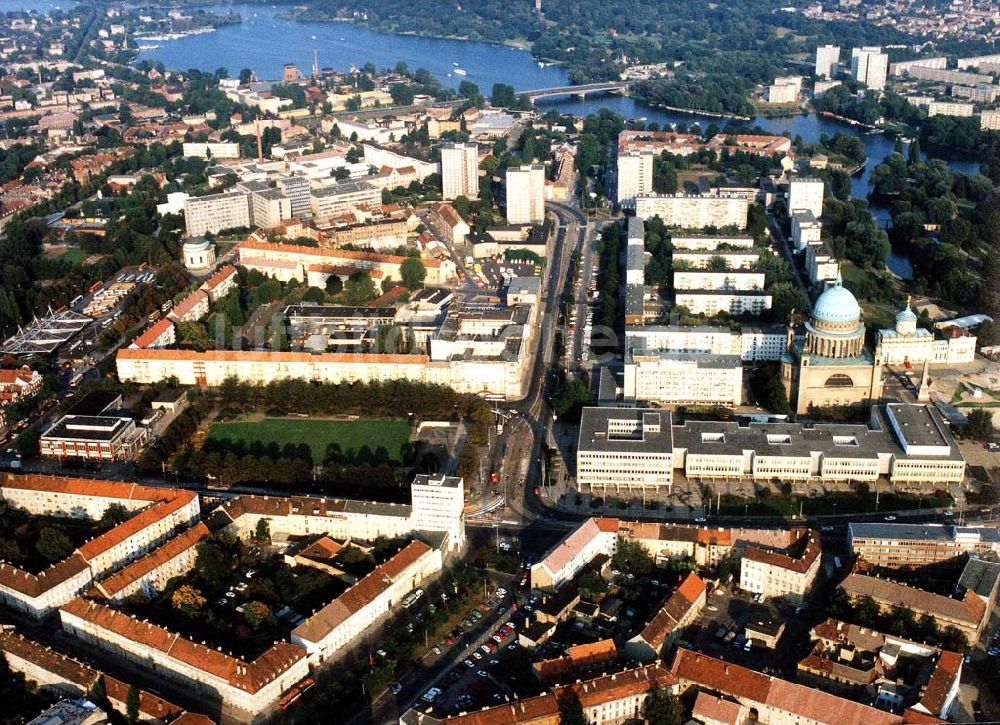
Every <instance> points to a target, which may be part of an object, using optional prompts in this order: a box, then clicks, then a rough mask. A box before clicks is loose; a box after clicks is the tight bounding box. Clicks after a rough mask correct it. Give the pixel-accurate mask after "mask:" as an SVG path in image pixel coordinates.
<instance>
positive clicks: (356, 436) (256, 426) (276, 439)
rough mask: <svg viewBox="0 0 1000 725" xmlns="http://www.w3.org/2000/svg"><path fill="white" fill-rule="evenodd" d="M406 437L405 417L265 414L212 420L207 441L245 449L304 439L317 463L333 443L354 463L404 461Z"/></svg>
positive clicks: (322, 459)
mask: <svg viewBox="0 0 1000 725" xmlns="http://www.w3.org/2000/svg"><path fill="white" fill-rule="evenodd" d="M409 437H410V424H409V423H408V422H406V421H405V420H354V421H343V420H323V419H316V418H311V419H297V418H264V419H263V420H260V421H248V422H232V423H215V424H213V425H212V427H211V428H209V430H208V436H207V437H206V442H215V443H222V442H228V444H229V446H232V445H234V444H235V445H240V444H242V445H245V446H246V447H247V448H248V449H249V448H250V447H251V446H253V445H254V444H261V445H263V446H265V447H266V446H269V445H271V444H277V445H278V446H280V447H284V446H285V445H287V444H292V445H296V446H297V445H300V444H302V443H305V444H307V445H308V446H309V448H310V450H311V451H312V458H313V462H314V463H316V464H320V463H322V462H323V461H324V460H325V459H326V457H327V450H328V447H329V446H330V445H331V444H336V445H338V446H339V447H340V451H341V454H342V456H343V458H344V459H346V460H350V461H352V462H357V463H366V462H367V463H380V462H383V461H387V462H389V463H393V464H396V465H398V464H400V463H402V461H403V448H404V446H405V445H406V441H407V440H408V439H409ZM366 449H367V450H366ZM383 450H384V453H383Z"/></svg>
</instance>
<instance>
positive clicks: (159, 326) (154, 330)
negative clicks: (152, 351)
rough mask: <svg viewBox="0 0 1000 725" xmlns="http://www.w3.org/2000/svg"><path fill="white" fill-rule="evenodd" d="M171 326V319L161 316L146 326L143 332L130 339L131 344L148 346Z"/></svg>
mask: <svg viewBox="0 0 1000 725" xmlns="http://www.w3.org/2000/svg"><path fill="white" fill-rule="evenodd" d="M173 326H174V322H173V320H171V319H170V318H169V317H163V318H161V319H159V320H157V321H156V322H154V323H153V324H152V325H150V326H149V327H147V328H146V331H145V332H143V333H142V334H141V335H139V336H138V337H137V338H135V339H134V340H133V341H132V344H133V345H135V346H136V347H149V346H150V345H152V344H153V343H154V342H156V341H157V340H158V339H159V338H160V336H161V335H163V333H165V332H166V331H167V330H169V329H170V328H172V327H173Z"/></svg>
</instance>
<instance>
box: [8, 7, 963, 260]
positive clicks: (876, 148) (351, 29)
mask: <svg viewBox="0 0 1000 725" xmlns="http://www.w3.org/2000/svg"><path fill="white" fill-rule="evenodd" d="M69 4H70V3H69V2H66V1H65V0H63V2H62V3H61V5H62V6H63V7H66V6H68V5H69ZM59 5H60V3H59V2H56V1H55V0H0V9H14V8H34V9H48V8H52V7H56V6H59ZM207 9H211V10H215V11H218V12H235V13H239V14H240V16H241V17H242V18H243V22H242V23H240V24H239V25H230V26H224V27H222V28H220V29H219V30H217V31H215V32H213V33H206V34H202V35H194V36H190V37H186V38H180V39H177V40H158V41H144V42H142V44H143V45H149V46H156V47H151V48H150V49H149V50H144V51H142V52H141V53H140V54H139V59H148V60H153V61H159V62H161V63H163V64H164V65H165V66H166V67H167V68H171V69H180V70H185V69H187V68H192V67H193V68H197V69H199V70H209V71H210V70H215V69H216V68H220V67H225V68H227V69H228V70H229V73H230V75H236V74H237V73H239V71H240V70H241V69H242V68H250V69H252V70H253V71H254V72H255V73H256V74H257V76H258V77H260V78H271V79H274V78H280V77H281V69H282V66H283V65H284V64H286V63H294V64H295V65H297V66H298V67H299V69H300V70H301V71H303V72H305V73H308V72H309V70H310V69H311V68H312V64H313V52H314V51H315V52H316V53H317V54H318V59H319V65H320V67H321V68H323V67H329V68H333V69H335V70H347V69H349V68H350V67H351V66H352V65H354V66H361V65H364V64H365V63H366V62H369V61H370V62H372V63H374V64H375V66H376V67H377V68H379V69H382V68H388V67H392V66H395V65H396V63H397V62H398V61H400V60H402V61H405V62H406V63H407V65H408V66H409V67H410V69H411V70H415V69H417V68H420V67H423V68H426V69H427V70H429V71H430V72H431V73H432V74H434V75H435V76H436V77H437V78H439V79H440V80H441V82H442V84H444V85H445V86H448V87H451V88H457V87H458V85H459V83H461V82H462V81H463V80H469V81H472V82H473V83H475V84H476V85H478V86H479V89H480V90H481V91H482V92H483V94H484V95H489V93H490V90H491V89H492V87H493V84H494V83H509V84H510V85H512V86H514V88H515V89H517V90H529V89H534V88H545V87H551V86H561V85H568V83H569V79H568V74H567V72H566V71H565V69H563V68H562V67H560V66H556V65H545V66H544V67H542V66H541V65H540V64H539V63H538V62H537V61H536V60H535V59H534V58H533V57H532V56H531V54H530V53H529V52H527V51H524V50H519V49H516V48H511V47H508V46H504V45H492V44H490V43H481V42H475V41H466V40H448V39H440V38H424V37H419V36H415V35H393V34H389V33H380V32H376V31H373V30H368V29H365V28H360V27H357V26H355V25H351V24H349V23H341V22H296V21H291V20H286V19H283V18H281V17H279V16H280V15H281V13H282V12H284V10H285V9H286V7H284V6H273V5H272V6H267V5H245V4H239V3H237V4H231V5H213V6H211V7H210V8H207ZM456 64H457V65H456ZM456 67H458V68H461V69H463V70H465V71H466V73H467V75H465V76H459V75H458V74H456V73H455V72H454V70H455V68H456ZM536 107H537V108H538V110H540V111H542V112H544V111H546V110H548V109H552V108H554V109H557V110H559V111H563V112H566V113H572V114H574V115H579V116H584V115H587V114H588V113H595V112H597V111H598V110H600V109H601V108H608V109H610V110H611V111H614V112H615V113H618V114H620V115H622V116H624V117H625V118H632V119H635V118H645V119H646V120H647V122H653V121H655V122H657V123H659V124H660V125H661V126H662V125H663V124H675V123H679V122H683V123H686V124H691V123H694V122H695V121H698V122H699V123H700V124H701V125H702V126H703V127H706V126H708V125H709V124H711V123H716V124H718V125H720V126H721V125H724V123H725V120H724V119H717V118H710V117H704V116H698V115H697V114H694V113H692V114H686V113H676V112H671V111H665V110H663V109H658V108H652V107H650V106H647V105H645V104H643V103H640V102H638V101H636V100H634V99H632V98H626V97H622V96H591V97H590V98H587V99H585V100H580V99H575V98H572V97H564V98H550V99H542V100H540V101H539V102H538V103H537V104H536ZM750 123H751V124H752V125H758V126H760V127H761V128H763V129H764V130H765V131H767V132H768V133H773V134H782V133H785V132H787V133H789V134H790V135H791V136H792V137H793V138H794V137H795V136H801V137H802V139H803V140H804V141H806V142H808V143H813V142H816V141H818V140H819V138H820V136H821V135H823V134H827V135H829V136H832V135H833V134H835V133H837V132H841V133H856V130H855V128H854V127H853V126H849V125H847V124H843V123H839V122H837V121H833V120H829V119H825V118H821V117H818V116H816V115H815V114H800V115H797V116H790V117H787V118H755V119H753V120H752V121H751V122H750ZM860 138H861V141H862V143H864V146H865V151H866V153H867V155H868V163H867V165H866V166H865V169H864V171H863V172H862V173H860V174H857V175H856V176H854V177H853V178H852V180H851V193H852V195H853V196H855V197H857V198H862V199H863V198H867V196H868V182H869V177H870V174H871V171H872V169H874V168H875V167H876V166H878V164H880V163H881V162H882V160H883V159H885V157H886V156H888V155H889V154H891V153H892V151H893V148H894V146H895V139H893V138H891V137H889V136H886V135H884V134H880V133H866V134H862V135H861V136H860ZM949 165H950V166H951V168H952V169H954V170H955V171H960V172H963V173H970V174H971V173H976V171H977V170H978V168H979V165H978V162H975V161H951V162H949ZM876 218H879V212H878V210H876ZM880 223H881V219H880ZM889 266H890V268H892V269H893V271H894V272H896V273H897V274H899V275H900V276H904V277H909V276H911V275H912V270H910V269H909V264H908V260H906V258H905V255H903V254H901V253H898V252H894V253H893V254H892V255H891V256H890V258H889Z"/></svg>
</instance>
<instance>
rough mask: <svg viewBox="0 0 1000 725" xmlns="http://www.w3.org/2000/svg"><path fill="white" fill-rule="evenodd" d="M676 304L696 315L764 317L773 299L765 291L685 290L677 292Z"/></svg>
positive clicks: (675, 296)
mask: <svg viewBox="0 0 1000 725" xmlns="http://www.w3.org/2000/svg"><path fill="white" fill-rule="evenodd" d="M674 302H675V303H676V305H677V306H678V307H684V308H686V309H687V310H688V311H689V312H691V313H692V314H695V315H709V316H713V315H718V314H719V313H720V312H724V313H727V314H730V315H734V316H739V315H752V316H754V317H757V316H760V315H762V314H763V313H764V312H765V311H767V310H769V309H771V303H772V297H771V294H770V293H769V292H765V291H763V290H754V289H748V290H719V289H683V290H676V293H675V295H674Z"/></svg>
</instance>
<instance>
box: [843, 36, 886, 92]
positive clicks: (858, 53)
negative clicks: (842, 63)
mask: <svg viewBox="0 0 1000 725" xmlns="http://www.w3.org/2000/svg"><path fill="white" fill-rule="evenodd" d="M888 71H889V56H888V55H886V54H885V53H883V52H882V49H881V48H880V47H878V46H865V47H863V48H853V49H852V50H851V77H852V78H853V79H854V80H855V81H856V82H858V83H861V84H863V85H865V86H867V87H868V88H869V89H871V90H873V91H881V90H883V89H884V88H885V78H886V75H887V73H888Z"/></svg>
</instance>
